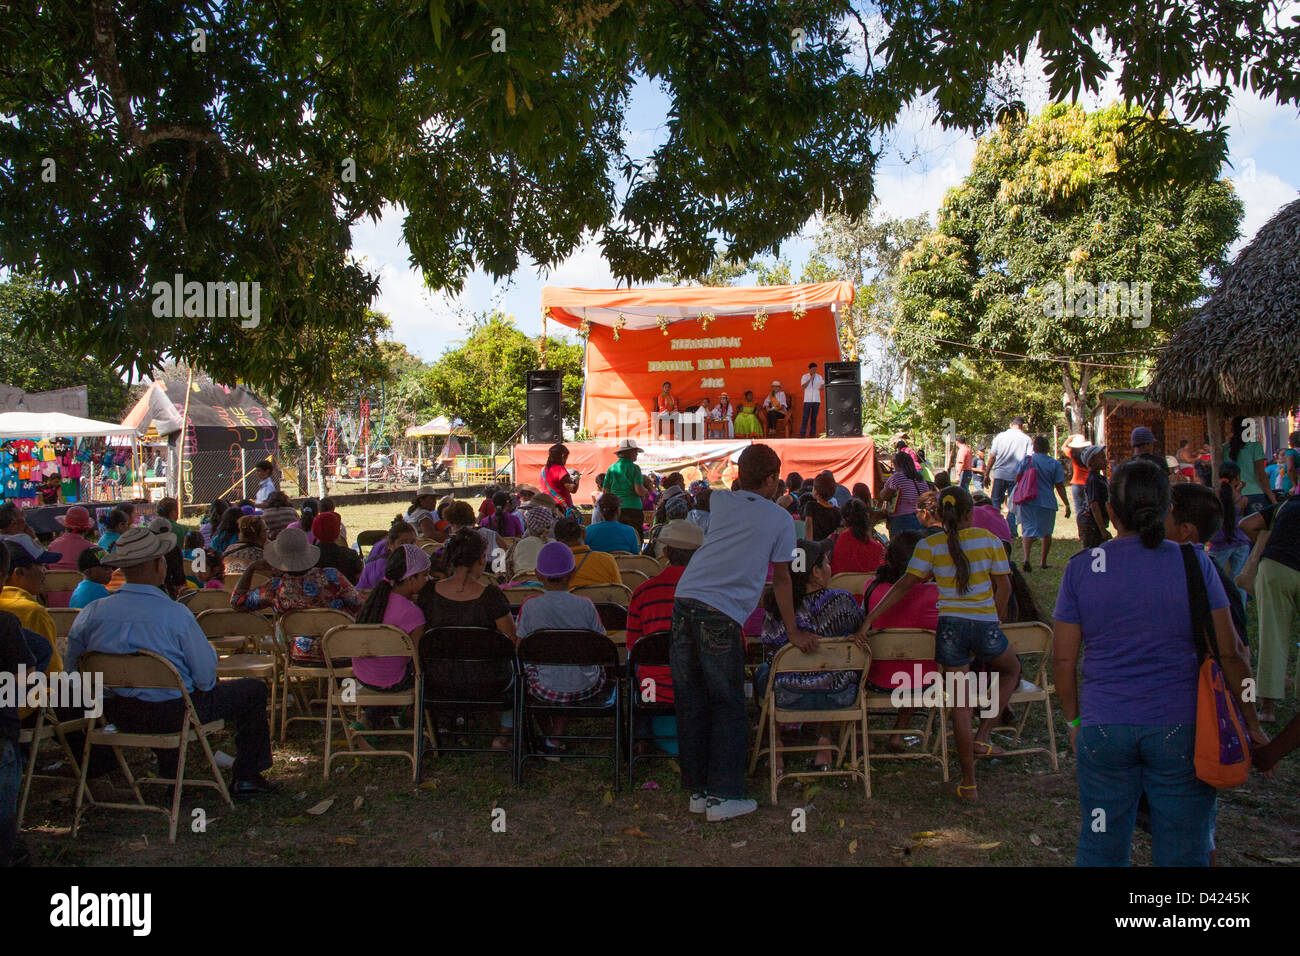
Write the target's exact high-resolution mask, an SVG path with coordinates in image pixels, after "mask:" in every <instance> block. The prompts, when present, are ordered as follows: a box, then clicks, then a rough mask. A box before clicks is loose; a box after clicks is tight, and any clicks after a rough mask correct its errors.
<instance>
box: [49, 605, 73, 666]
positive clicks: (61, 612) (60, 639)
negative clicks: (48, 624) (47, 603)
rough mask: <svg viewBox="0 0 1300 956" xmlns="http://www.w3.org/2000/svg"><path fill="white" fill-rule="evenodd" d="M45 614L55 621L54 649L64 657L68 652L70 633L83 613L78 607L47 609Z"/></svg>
mask: <svg viewBox="0 0 1300 956" xmlns="http://www.w3.org/2000/svg"><path fill="white" fill-rule="evenodd" d="M45 613H46V614H48V615H49V616H50V618H51V619H52V620H53V621H54V649H55V650H57V651H58V652H59V657H63V656H64V655H65V654H67V652H68V632H69V631H70V630H72V623H73V622H74V621H75V620H76V619H77V615H78V614H80V613H81V608H77V607H47V608H46V609H45Z"/></svg>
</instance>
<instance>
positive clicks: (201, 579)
mask: <svg viewBox="0 0 1300 956" xmlns="http://www.w3.org/2000/svg"><path fill="white" fill-rule="evenodd" d="M195 557H196V558H197V557H198V555H197V554H196V555H195ZM200 565H202V567H200ZM193 567H194V586H195V587H197V588H214V589H217V588H223V587H225V581H226V562H225V559H224V558H222V556H221V554H220V553H219V552H217V551H216V550H214V549H213V548H204V549H203V560H202V561H198V560H196V561H194V562H193Z"/></svg>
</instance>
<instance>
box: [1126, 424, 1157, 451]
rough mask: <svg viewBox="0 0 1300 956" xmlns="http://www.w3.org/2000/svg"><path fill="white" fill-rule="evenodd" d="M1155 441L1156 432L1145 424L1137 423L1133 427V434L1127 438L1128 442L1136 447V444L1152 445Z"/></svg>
mask: <svg viewBox="0 0 1300 956" xmlns="http://www.w3.org/2000/svg"><path fill="white" fill-rule="evenodd" d="M1155 443H1156V434H1155V432H1153V431H1152V430H1151V429H1149V428H1147V427H1146V426H1145V425H1139V426H1138V427H1137V428H1135V429H1133V435H1132V437H1131V438H1130V439H1129V444H1130V445H1132V446H1133V447H1134V448H1136V447H1137V446H1138V445H1154V444H1155Z"/></svg>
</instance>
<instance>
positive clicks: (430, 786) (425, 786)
mask: <svg viewBox="0 0 1300 956" xmlns="http://www.w3.org/2000/svg"><path fill="white" fill-rule="evenodd" d="M420 789H421V790H437V789H438V781H437V780H426V781H424V783H422V784H420Z"/></svg>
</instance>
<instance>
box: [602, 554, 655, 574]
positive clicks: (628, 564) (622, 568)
mask: <svg viewBox="0 0 1300 956" xmlns="http://www.w3.org/2000/svg"><path fill="white" fill-rule="evenodd" d="M614 563H615V564H617V565H618V570H619V573H620V574H623V575H624V576H625V577H624V580H627V578H626V574H627V572H628V571H640V572H641V573H642V574H644V575H645V576H646V577H647V578H652V577H654V576H655V575H656V574H658V573H659V572H660V571H662V570H663V566H662V565H660V563H659V561H658V560H657V559H655V558H652V557H650V555H648V554H627V555H622V554H619V555H615V556H614Z"/></svg>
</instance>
